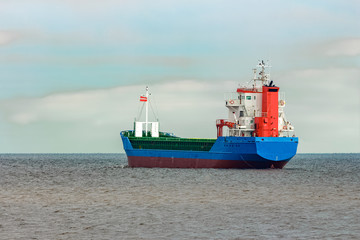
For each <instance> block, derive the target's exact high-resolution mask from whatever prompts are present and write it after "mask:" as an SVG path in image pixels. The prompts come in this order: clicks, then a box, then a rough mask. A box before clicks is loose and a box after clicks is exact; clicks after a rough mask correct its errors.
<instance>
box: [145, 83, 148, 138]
mask: <svg viewBox="0 0 360 240" xmlns="http://www.w3.org/2000/svg"><path fill="white" fill-rule="evenodd" d="M145 97H146V102H145V134H146V136H147V132H148V113H149V110H148V106H149V99H148V98H149V87H148V86H146V93H145Z"/></svg>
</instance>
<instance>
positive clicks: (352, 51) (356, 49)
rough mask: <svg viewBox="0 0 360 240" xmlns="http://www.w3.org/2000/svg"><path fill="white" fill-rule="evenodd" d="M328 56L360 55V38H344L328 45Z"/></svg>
mask: <svg viewBox="0 0 360 240" xmlns="http://www.w3.org/2000/svg"><path fill="white" fill-rule="evenodd" d="M326 55H327V56H360V38H349V39H343V40H339V41H336V42H333V43H331V44H329V45H328V46H327V47H326Z"/></svg>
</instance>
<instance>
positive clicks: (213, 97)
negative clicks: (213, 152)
mask: <svg viewBox="0 0 360 240" xmlns="http://www.w3.org/2000/svg"><path fill="white" fill-rule="evenodd" d="M229 85H232V86H233V90H234V91H235V88H236V83H235V82H226V83H222V84H220V83H215V84H214V83H205V82H197V81H191V80H187V81H178V82H171V83H165V84H158V85H153V86H151V88H150V90H151V92H152V93H153V95H152V97H153V100H154V101H153V109H154V110H155V111H156V112H157V113H158V114H159V115H160V118H161V119H163V120H164V122H167V123H165V124H164V125H165V126H168V127H171V126H173V124H178V123H180V122H183V121H193V122H198V120H197V119H199V118H202V117H204V116H210V115H212V114H214V113H215V112H217V113H220V114H219V115H220V116H211V117H212V118H211V119H209V120H206V121H210V122H211V123H213V122H214V121H215V120H214V118H216V117H224V116H226V115H225V114H224V115H223V116H221V113H225V111H224V110H223V109H220V110H219V109H218V111H215V112H214V111H213V110H211V108H212V107H213V106H214V105H218V106H220V107H221V106H222V105H223V101H222V100H223V93H222V92H223V91H225V90H226V89H224V87H227V86H229ZM144 88H145V86H138V85H136V86H134V85H133V86H123V87H116V88H111V89H100V90H87V91H81V92H68V93H56V94H51V95H49V96H45V97H41V98H22V99H10V100H3V101H1V102H0V111H2V112H4V113H5V116H6V119H7V120H8V121H9V122H10V123H12V124H16V125H22V126H25V125H31V124H35V123H45V122H53V123H66V124H69V126H71V124H79V123H80V124H84V125H90V126H95V127H96V126H103V125H111V126H114V127H116V126H117V127H118V128H128V127H131V126H132V122H133V119H134V117H136V115H137V114H138V111H139V109H140V102H139V96H140V95H141V94H143V93H144ZM221 89H222V90H221ZM219 90H220V91H219ZM219 100H220V101H219ZM150 112H151V109H150ZM209 118H210V117H209ZM189 131H190V130H189ZM183 132H184V133H185V132H187V131H183ZM214 133H215V131H214Z"/></svg>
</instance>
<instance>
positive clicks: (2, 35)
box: [0, 31, 17, 46]
mask: <svg viewBox="0 0 360 240" xmlns="http://www.w3.org/2000/svg"><path fill="white" fill-rule="evenodd" d="M16 38H17V35H16V34H15V33H13V32H8V31H0V46H1V45H5V44H9V43H11V42H13V41H14V40H15V39H16Z"/></svg>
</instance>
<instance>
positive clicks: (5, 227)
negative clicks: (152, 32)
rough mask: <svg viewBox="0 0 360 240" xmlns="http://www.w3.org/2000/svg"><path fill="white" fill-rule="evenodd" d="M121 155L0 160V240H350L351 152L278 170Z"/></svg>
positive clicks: (300, 160) (355, 218) (357, 197)
mask: <svg viewBox="0 0 360 240" xmlns="http://www.w3.org/2000/svg"><path fill="white" fill-rule="evenodd" d="M126 163H127V161H126V157H125V155H122V154H0V239H279V238H283V239H324V238H326V239H360V220H359V219H360V154H299V155H297V156H296V157H295V158H294V159H293V160H292V161H291V162H290V163H289V164H288V165H287V166H286V167H285V168H284V169H282V170H277V169H271V170H225V169H145V168H138V169H132V168H127V167H126Z"/></svg>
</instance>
